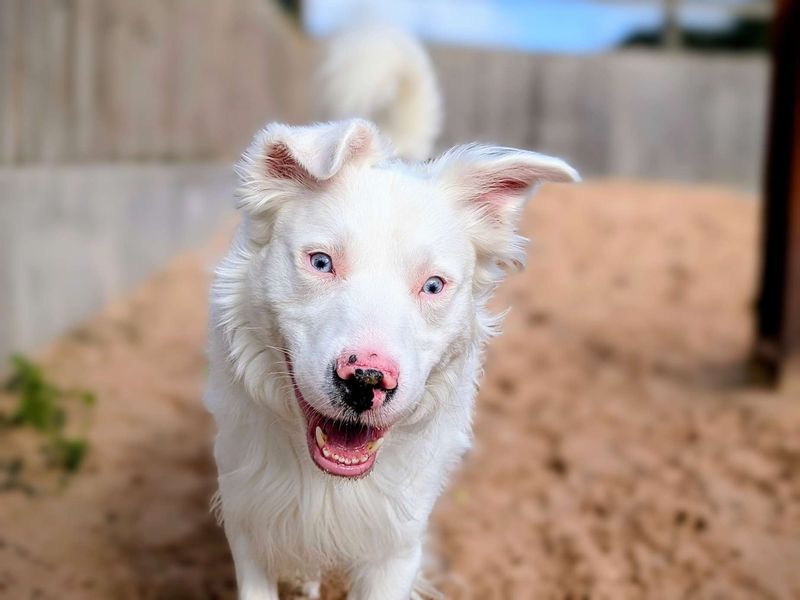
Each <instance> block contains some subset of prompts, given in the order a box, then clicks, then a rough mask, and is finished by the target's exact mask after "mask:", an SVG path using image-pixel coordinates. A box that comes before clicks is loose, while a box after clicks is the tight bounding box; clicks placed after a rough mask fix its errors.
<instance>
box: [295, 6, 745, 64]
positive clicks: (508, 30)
mask: <svg viewBox="0 0 800 600" xmlns="http://www.w3.org/2000/svg"><path fill="white" fill-rule="evenodd" d="M726 2H727V3H728V4H736V3H737V2H741V0H720V4H721V5H723V7H722V8H721V9H716V8H709V7H708V6H703V7H686V8H684V9H683V11H682V13H681V16H682V19H683V21H684V23H686V24H688V25H692V26H697V27H707V28H718V27H724V26H725V25H727V24H729V23H730V16H729V15H728V14H727V12H726V11H725V10H724V4H725V3H726ZM363 16H369V17H375V18H383V19H388V20H391V21H393V22H396V23H398V24H400V25H402V26H404V27H405V28H407V29H409V30H410V31H412V32H413V33H415V34H416V35H417V36H419V37H421V38H422V39H425V40H428V41H431V42H437V43H443V44H455V45H463V44H467V45H476V46H488V47H497V48H508V49H514V50H524V51H536V52H559V53H562V52H566V53H587V52H597V51H602V50H607V49H609V48H612V47H614V46H616V45H617V44H618V43H619V42H620V41H622V40H623V39H624V38H625V37H627V36H628V35H629V34H630V33H631V32H633V31H639V30H641V29H652V28H655V27H657V26H658V25H659V24H660V23H661V21H662V18H663V13H662V8H661V5H660V3H659V2H658V1H653V2H647V1H642V2H608V1H597V0H381V1H379V2H376V1H374V0H373V1H369V0H305V4H304V15H303V19H304V24H305V27H306V29H307V31H309V33H311V34H312V35H318V36H321V35H328V34H330V33H332V32H333V31H335V30H337V29H339V28H340V27H341V26H342V25H344V24H346V23H348V22H350V21H352V20H353V19H357V18H359V17H363Z"/></svg>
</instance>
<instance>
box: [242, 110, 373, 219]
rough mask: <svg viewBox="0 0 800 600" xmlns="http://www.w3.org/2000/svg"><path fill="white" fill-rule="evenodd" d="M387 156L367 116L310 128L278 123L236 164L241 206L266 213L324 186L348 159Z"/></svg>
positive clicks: (253, 213) (250, 212)
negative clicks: (304, 191) (283, 202)
mask: <svg viewBox="0 0 800 600" xmlns="http://www.w3.org/2000/svg"><path fill="white" fill-rule="evenodd" d="M386 155H387V151H386V149H385V144H384V142H383V140H382V139H381V136H380V134H379V133H378V130H377V128H376V127H375V125H373V124H372V123H370V122H369V121H365V120H363V119H351V120H348V121H337V122H332V123H318V124H315V125H310V126H305V127H292V126H289V125H283V124H281V123H273V124H271V125H268V126H267V127H266V128H265V129H263V130H262V131H260V132H259V133H258V134H256V136H255V138H254V140H253V143H252V144H251V145H250V147H249V148H248V149H247V151H246V152H245V153H244V155H243V156H242V159H241V161H239V163H238V164H237V165H236V172H237V174H238V175H239V177H240V187H239V192H238V196H239V202H238V207H239V208H242V209H243V210H245V212H247V214H248V215H250V216H258V215H261V214H263V213H264V212H267V211H270V210H271V209H274V208H275V207H276V205H277V204H279V203H280V202H281V201H282V200H284V199H286V197H288V196H291V195H292V194H296V193H297V192H301V191H303V190H309V189H315V188H319V187H321V186H323V185H324V184H325V182H326V181H328V180H330V179H331V178H333V177H334V176H336V174H337V173H339V172H340V171H341V170H342V168H343V167H344V166H345V165H347V164H350V163H356V162H378V161H380V160H381V159H383V158H385V157H386Z"/></svg>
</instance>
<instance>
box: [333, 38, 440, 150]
mask: <svg viewBox="0 0 800 600" xmlns="http://www.w3.org/2000/svg"><path fill="white" fill-rule="evenodd" d="M317 87H318V93H317V98H318V102H319V104H320V105H319V110H320V111H321V112H322V116H323V117H324V118H325V119H345V118H350V117H363V118H365V119H369V120H371V121H373V122H374V123H375V124H377V125H378V127H379V128H380V130H381V131H382V132H383V133H384V134H385V135H386V136H387V137H388V138H389V139H390V140H391V142H392V145H393V146H394V148H395V150H396V152H397V154H398V155H399V156H401V157H403V158H406V159H410V160H423V159H426V158H429V157H430V156H431V153H432V151H433V145H434V142H435V141H436V137H437V136H438V135H439V131H440V129H441V121H442V100H441V95H440V93H439V88H438V85H437V82H436V76H435V74H434V71H433V66H432V65H431V61H430V58H429V57H428V55H427V54H426V52H425V50H424V49H423V48H422V45H421V44H420V43H419V42H417V41H416V40H415V39H414V38H412V37H411V36H409V35H408V34H406V33H405V32H403V31H401V30H399V29H397V28H395V27H391V26H388V25H382V24H381V25H379V24H368V25H361V26H359V27H356V28H353V29H347V30H346V31H344V32H343V33H340V34H338V35H336V36H335V37H334V38H333V39H332V40H331V42H330V44H329V46H328V48H327V54H326V56H325V58H324V60H323V61H322V64H321V66H320V69H319V72H318V73H317Z"/></svg>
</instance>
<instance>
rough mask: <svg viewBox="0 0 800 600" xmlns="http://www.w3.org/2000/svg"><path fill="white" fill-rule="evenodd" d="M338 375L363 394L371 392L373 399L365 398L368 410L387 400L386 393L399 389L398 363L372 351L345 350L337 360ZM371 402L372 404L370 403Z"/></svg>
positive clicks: (364, 407)
mask: <svg viewBox="0 0 800 600" xmlns="http://www.w3.org/2000/svg"><path fill="white" fill-rule="evenodd" d="M336 375H338V376H339V378H340V379H341V380H342V381H344V382H345V383H348V384H352V385H353V386H354V387H355V388H359V389H360V390H362V393H363V392H366V391H367V390H371V392H372V394H371V396H372V397H371V398H369V399H367V398H365V399H364V400H366V402H364V403H363V404H368V405H369V406H363V408H362V407H359V408H362V410H363V409H366V410H368V409H369V408H377V407H379V406H381V405H382V404H383V403H384V401H385V400H386V392H388V391H390V390H393V389H395V388H397V379H398V375H399V373H398V368H397V363H395V362H394V361H393V360H392V359H390V358H388V357H387V356H386V355H384V354H382V353H380V352H377V351H375V350H370V349H356V350H345V351H344V352H342V353H341V354H340V355H339V357H338V358H337V359H336ZM369 400H371V402H369Z"/></svg>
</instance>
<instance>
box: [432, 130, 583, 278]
mask: <svg viewBox="0 0 800 600" xmlns="http://www.w3.org/2000/svg"><path fill="white" fill-rule="evenodd" d="M431 170H432V174H433V175H434V176H435V177H436V178H437V180H438V183H439V185H440V186H442V189H443V190H444V191H445V193H446V194H447V195H448V196H451V197H452V198H453V199H454V201H455V202H456V203H457V204H458V205H459V206H460V207H461V208H462V209H463V210H464V211H465V212H466V215H467V223H468V225H467V226H468V230H469V231H470V234H471V236H472V238H473V240H474V243H475V246H476V249H477V252H478V259H479V260H484V261H485V262H489V263H491V264H493V265H497V264H499V265H501V266H504V267H508V268H519V267H521V266H522V265H524V264H525V242H526V241H527V240H525V238H523V237H521V236H519V235H518V234H517V225H518V221H519V217H520V214H521V212H522V209H523V207H524V206H525V203H526V202H527V200H528V199H529V198H530V197H531V196H532V195H533V193H534V192H535V191H536V188H538V187H539V186H540V185H541V184H543V183H546V182H575V181H579V180H580V176H579V175H578V172H577V171H576V170H575V169H573V168H572V167H571V166H570V165H568V164H567V163H566V162H564V161H563V160H561V159H559V158H555V157H552V156H545V155H544V154H538V153H536V152H527V151H525V150H515V149H512V148H501V147H496V146H481V145H466V146H456V147H455V148H453V149H451V150H450V151H448V152H446V153H445V154H444V155H442V156H441V157H440V158H439V159H437V160H436V161H434V163H433V164H432V165H431ZM489 268H490V269H491V267H489ZM492 270H493V269H492Z"/></svg>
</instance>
